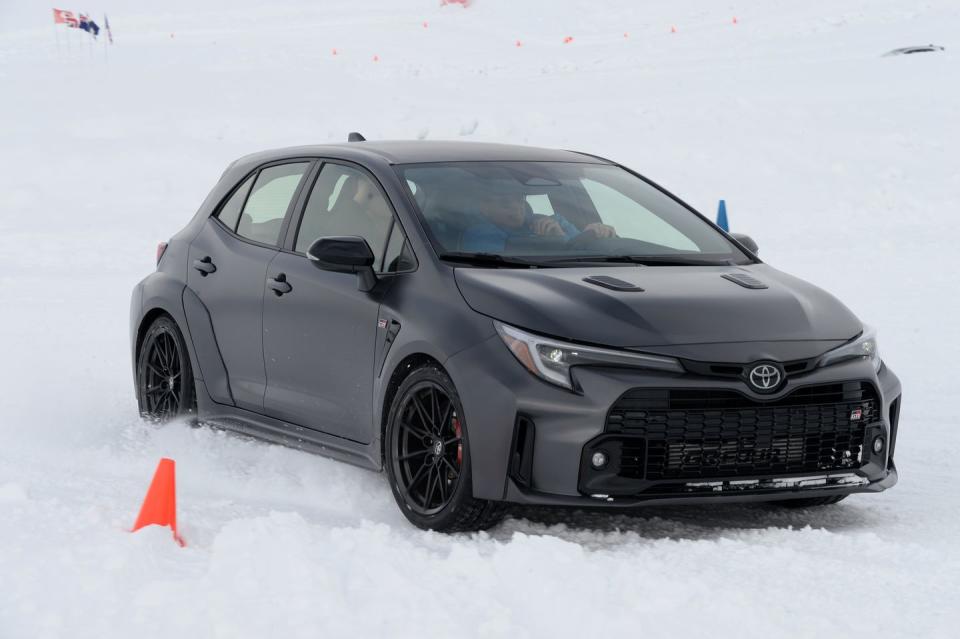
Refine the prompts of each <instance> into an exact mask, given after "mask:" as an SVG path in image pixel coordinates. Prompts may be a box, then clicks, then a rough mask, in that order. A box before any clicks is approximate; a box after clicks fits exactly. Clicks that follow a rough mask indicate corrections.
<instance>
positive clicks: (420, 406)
mask: <svg viewBox="0 0 960 639" xmlns="http://www.w3.org/2000/svg"><path fill="white" fill-rule="evenodd" d="M412 399H413V405H414V407H416V409H417V414H418V415H420V422H421V423H422V424H423V427H424V428H426V429H427V431H429V432H431V433H432V432H433V430H434V427H435V425H434V424H433V422H432V421H431V420H430V419H429V418H428V417H427V411H426V409H424V407H423V403H422V402H421V401H420V398H419V397H417V394H416V393H414V394H413V398H412Z"/></svg>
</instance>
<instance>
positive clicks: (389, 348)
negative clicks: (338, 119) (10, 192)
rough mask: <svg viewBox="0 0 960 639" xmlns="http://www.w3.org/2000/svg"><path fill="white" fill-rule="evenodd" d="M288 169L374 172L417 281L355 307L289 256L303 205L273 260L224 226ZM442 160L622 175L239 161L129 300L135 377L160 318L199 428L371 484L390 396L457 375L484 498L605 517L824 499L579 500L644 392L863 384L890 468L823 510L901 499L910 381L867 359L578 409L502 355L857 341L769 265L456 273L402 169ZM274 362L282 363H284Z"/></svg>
mask: <svg viewBox="0 0 960 639" xmlns="http://www.w3.org/2000/svg"><path fill="white" fill-rule="evenodd" d="M291 159H304V160H305V161H309V162H316V163H320V162H323V161H325V160H333V161H336V162H340V163H347V164H351V165H355V166H356V167H360V168H362V169H363V170H364V171H367V172H369V174H370V175H371V176H373V177H374V178H375V179H376V181H377V182H378V184H379V186H380V187H381V188H382V190H383V193H384V195H385V196H386V197H387V198H388V200H389V202H390V204H391V206H392V207H393V209H394V211H395V214H396V216H397V219H398V220H399V223H400V225H401V226H402V228H403V231H404V232H405V234H406V236H407V238H408V241H409V245H410V249H411V250H412V253H413V254H414V256H415V261H416V268H415V269H413V270H411V271H409V272H405V273H396V274H386V275H381V276H380V277H379V278H378V280H377V282H376V285H375V286H374V287H373V288H372V289H371V290H370V291H361V290H359V289H358V286H357V278H356V277H355V276H354V275H351V274H349V273H334V272H328V271H322V270H318V269H316V268H314V267H313V266H312V265H311V264H310V263H309V260H307V258H306V257H305V256H304V255H303V254H302V253H297V252H295V251H294V250H293V244H292V242H293V229H292V228H291V227H292V226H293V225H294V222H293V221H295V218H296V216H297V215H298V214H299V210H300V209H301V208H302V206H303V202H304V198H305V193H299V194H298V195H297V196H296V197H295V198H294V203H293V204H292V205H291V207H290V210H289V211H288V213H287V216H286V218H285V220H284V223H283V227H282V231H281V233H280V241H279V242H278V245H277V246H268V245H263V244H258V243H256V242H250V241H245V240H243V239H242V238H238V237H236V236H235V235H233V234H231V233H230V232H229V231H227V230H226V229H224V228H223V227H222V225H218V224H217V223H216V222H215V221H213V220H211V215H212V214H213V213H214V212H215V211H216V209H217V207H218V206H219V205H220V204H221V202H223V201H224V199H225V198H226V197H227V196H228V195H229V194H230V193H231V191H232V190H233V189H234V188H235V187H236V186H237V185H238V184H239V183H241V182H242V181H243V180H244V179H245V178H246V177H247V176H249V175H251V173H253V172H254V171H256V170H257V169H258V168H260V167H262V166H264V165H266V164H269V163H273V162H280V161H289V160H291ZM441 161H541V162H579V163H585V162H586V163H597V164H608V163H609V162H608V161H607V160H604V159H601V158H596V157H593V156H589V155H585V154H581V153H575V152H568V151H555V150H545V149H536V148H525V147H516V146H507V145H488V144H476V143H453V142H450V143H442V142H363V143H355V144H337V145H327V146H304V147H296V148H288V149H280V150H275V151H267V152H263V153H257V154H254V155H250V156H247V157H244V158H242V159H240V160H237V161H236V162H234V163H233V164H231V165H230V166H229V167H228V168H227V170H226V171H225V172H224V174H223V175H222V177H221V179H220V180H219V182H218V183H217V184H216V186H215V187H214V188H213V190H212V191H211V192H210V194H209V195H208V197H207V198H206V200H205V201H204V202H203V204H202V205H201V206H200V209H199V210H198V211H197V213H196V215H195V216H194V217H193V219H192V220H191V221H190V222H189V224H188V225H187V226H186V227H185V228H183V229H182V230H181V231H180V232H179V233H177V234H176V235H175V236H174V237H173V238H172V239H171V240H170V242H169V246H168V248H167V250H166V252H165V254H164V255H163V258H162V260H161V261H160V263H159V266H158V269H157V271H156V272H155V273H152V274H150V275H149V276H148V277H146V278H145V279H144V280H143V281H141V282H140V283H139V284H138V285H137V286H136V288H135V289H134V293H133V299H132V304H131V310H130V325H131V335H130V340H131V352H132V353H133V356H134V360H136V357H137V353H138V352H139V347H140V342H141V340H142V339H143V335H144V331H145V330H146V327H147V326H148V325H149V324H150V321H151V320H152V319H153V318H155V317H157V316H158V315H159V314H167V315H169V316H170V317H172V318H173V320H174V321H175V322H176V324H177V325H178V326H179V328H180V329H181V331H182V332H183V335H184V337H185V339H186V343H187V346H188V351H189V356H190V362H191V365H192V369H193V374H194V377H195V380H196V389H197V404H198V412H199V416H200V417H201V418H202V419H203V420H206V421H209V422H213V423H217V424H219V425H222V426H225V427H228V428H232V429H235V430H238V431H241V432H245V433H248V434H251V435H255V436H258V437H262V438H266V439H269V440H272V441H276V442H280V443H284V444H287V445H291V446H295V447H298V448H302V449H305V450H310V451H314V452H319V453H322V454H325V455H328V456H332V457H336V458H339V459H342V460H346V461H349V462H351V463H354V464H358V465H360V466H364V467H366V468H370V469H374V470H381V469H382V468H383V465H384V454H383V450H384V447H383V441H382V439H383V433H384V424H385V419H386V413H387V411H388V410H389V408H390V402H391V398H392V393H394V392H395V391H396V388H397V385H398V382H399V380H400V379H402V377H403V376H404V375H405V374H406V373H407V372H408V371H409V369H410V368H411V366H416V365H419V364H422V363H423V362H426V361H432V362H435V363H436V364H437V365H438V366H440V367H442V368H443V369H444V370H445V371H446V372H447V373H448V374H449V376H450V378H451V379H452V381H453V382H454V383H455V385H456V387H457V389H458V391H459V394H460V399H461V401H462V404H463V412H464V416H465V418H466V420H467V423H468V424H469V428H470V456H471V460H472V466H473V472H472V491H473V494H474V496H475V497H477V498H482V499H488V500H498V501H509V502H516V503H541V504H566V505H584V504H587V505H597V506H618V505H637V504H641V503H674V502H676V503H689V502H698V501H709V500H717V499H720V500H729V501H745V500H764V499H766V500H769V499H774V498H776V499H784V498H789V497H799V496H809V495H810V494H811V493H810V491H809V490H804V489H802V487H801V485H799V484H797V485H791V484H778V485H770V486H767V485H757V486H756V490H735V489H734V490H728V489H727V486H726V484H724V483H723V482H722V481H721V482H720V484H719V485H718V486H714V489H713V490H711V491H710V492H708V493H702V492H700V491H691V492H689V493H685V492H682V491H681V492H671V493H663V492H656V491H654V492H652V493H650V494H645V493H643V492H642V491H640V492H635V493H633V494H630V495H624V496H617V497H615V498H614V497H610V496H607V495H606V494H604V495H600V496H597V495H593V496H591V495H590V494H587V493H585V492H584V490H583V488H582V485H581V481H582V479H583V478H582V476H581V475H582V472H581V471H582V468H581V466H582V456H583V454H584V450H585V446H586V445H587V443H588V442H591V441H593V440H595V439H596V438H598V437H601V436H603V435H604V433H605V424H606V423H607V419H608V416H609V414H610V411H611V406H613V405H614V404H615V403H616V402H617V401H618V399H619V398H621V397H622V396H624V394H625V393H627V392H628V391H630V390H631V389H637V388H671V389H703V388H709V389H712V390H731V391H734V392H736V393H738V394H739V395H742V396H744V397H746V398H748V399H749V400H751V401H756V402H776V401H777V400H779V399H782V398H784V397H787V396H789V395H790V394H791V393H793V392H794V391H795V390H797V389H799V388H802V387H808V386H811V385H821V384H831V383H844V382H848V381H850V380H862V381H863V382H865V383H867V384H869V385H870V386H872V387H873V388H874V389H875V391H876V396H877V401H878V403H879V406H878V407H877V408H878V410H877V414H878V415H879V417H878V420H877V423H876V424H875V425H873V426H875V427H876V429H877V433H878V434H882V435H883V436H884V437H886V438H887V441H888V442H889V445H888V446H887V447H886V448H885V449H884V450H883V451H882V454H879V455H872V454H871V453H870V451H865V452H864V458H863V463H862V465H860V466H857V467H856V468H851V470H850V474H851V475H856V476H857V477H859V478H862V481H858V482H856V483H853V484H849V485H848V484H839V485H829V486H821V487H820V488H819V492H817V493H816V494H818V495H840V494H847V493H850V492H864V491H878V490H882V489H884V488H886V487H889V486H891V485H893V483H895V481H896V470H895V467H894V465H893V460H892V451H893V441H894V438H895V432H893V431H894V429H895V426H896V424H895V418H896V416H895V414H894V413H895V412H896V409H897V405H895V402H896V401H897V400H898V399H899V396H900V383H899V381H898V380H897V378H896V376H895V375H894V374H893V373H892V371H890V369H889V368H887V367H886V366H883V367H882V368H881V369H880V370H879V372H877V371H876V370H875V369H874V367H873V365H872V364H871V363H870V362H869V361H866V360H862V359H860V360H851V361H848V362H844V363H840V364H836V365H832V366H826V367H815V368H813V369H812V370H809V371H806V372H804V373H803V374H802V375H797V376H788V378H787V380H786V382H785V383H784V384H783V385H782V387H781V388H779V389H778V390H777V391H776V392H775V393H774V394H771V395H761V394H759V393H756V392H755V391H754V390H752V389H751V388H750V387H749V386H748V385H747V384H745V383H744V382H743V380H741V379H738V378H734V377H723V376H717V377H710V376H705V375H703V374H698V373H685V374H676V373H667V372H657V371H652V370H641V369H630V368H624V367H604V366H585V367H577V368H575V369H573V370H574V373H573V375H574V377H575V380H576V383H577V386H578V388H577V390H576V392H571V391H569V390H566V389H563V388H559V387H557V386H554V385H551V384H548V383H545V382H544V381H543V380H541V379H539V378H537V377H534V376H533V375H531V374H530V373H529V372H528V371H527V370H525V369H524V368H523V367H522V366H520V365H519V364H518V362H517V360H516V359H515V358H514V356H513V355H512V354H511V352H510V351H509V350H508V349H507V348H506V347H505V345H504V343H503V341H502V340H501V338H500V336H499V335H498V334H497V330H496V328H495V323H494V320H498V321H501V322H504V323H506V324H509V325H512V326H515V327H518V328H520V329H523V330H525V331H530V332H532V333H536V334H540V335H545V336H549V337H553V338H557V339H562V340H566V341H570V342H574V343H581V344H585V345H593V346H599V347H605V348H612V349H622V350H624V351H637V350H642V351H643V352H646V353H652V354H659V355H665V356H670V357H675V358H679V359H682V360H690V361H693V362H704V363H709V362H725V363H741V364H747V363H752V362H758V361H771V362H779V363H783V362H792V361H796V360H807V359H811V358H817V357H819V356H821V355H823V354H824V353H826V352H827V351H829V350H831V349H833V348H835V347H837V346H840V345H842V344H844V343H847V342H849V341H850V340H852V339H854V338H856V337H857V336H858V335H859V334H860V333H861V332H862V331H863V324H862V323H861V322H860V320H858V319H857V318H856V317H855V316H854V315H853V314H852V313H851V312H850V310H848V309H847V308H846V307H845V306H844V305H843V304H842V303H840V302H839V301H838V300H836V299H835V298H834V297H833V296H831V295H829V294H828V293H826V292H824V291H822V290H821V289H819V288H817V287H815V286H813V285H811V284H808V283H806V282H804V281H802V280H799V279H797V278H795V277H792V276H790V275H787V274H785V273H782V272H780V271H777V270H776V269H774V268H772V267H771V266H769V265H767V264H763V263H761V262H760V261H759V259H756V260H755V263H753V264H746V265H730V266H659V267H655V268H653V267H651V268H644V267H638V266H635V265H629V264H624V265H605V266H603V267H597V266H590V265H584V266H576V267H569V268H551V269H539V270H538V269H523V270H512V269H499V268H483V267H472V266H470V265H464V264H454V263H450V262H448V261H445V260H443V259H441V258H440V257H439V255H438V254H437V251H436V250H435V249H434V247H433V245H432V244H431V242H430V237H429V230H428V228H427V226H426V224H425V223H424V221H423V220H422V219H421V217H420V215H419V214H418V209H417V203H416V202H415V200H414V198H413V197H411V194H410V192H409V191H408V189H407V188H406V187H405V185H404V183H403V182H402V180H401V178H400V177H399V175H398V172H397V171H396V169H395V165H401V164H409V163H419V162H441ZM301 190H303V191H305V190H307V189H306V188H303V187H302V188H301ZM671 197H672V196H671ZM690 212H691V215H698V214H696V213H695V212H694V211H693V210H692V209H690ZM292 220H293V221H292ZM738 246H739V245H738ZM744 250H745V249H744ZM210 256H212V262H213V263H216V266H217V270H216V272H215V273H213V274H211V275H209V276H204V275H203V274H202V273H200V272H198V271H197V270H195V269H194V268H193V267H192V265H193V264H194V262H195V261H196V260H201V259H203V258H205V257H210ZM751 257H755V256H752V255H751ZM279 264H283V267H282V269H283V271H284V272H285V273H286V277H287V281H289V282H290V284H291V285H292V288H293V292H292V294H290V295H284V296H283V297H282V298H278V297H276V296H274V295H272V294H271V291H270V290H269V289H268V288H265V281H266V280H267V279H268V277H272V276H273V273H274V271H276V270H277V269H278V266H277V265H279ZM738 273H741V274H742V273H746V274H749V275H751V276H753V277H754V278H756V279H758V280H760V281H762V282H763V284H765V285H766V287H767V288H765V289H763V290H752V289H749V288H745V287H744V286H740V285H738V284H737V283H735V282H731V281H730V280H728V279H725V278H724V277H722V276H723V275H729V274H738ZM598 274H602V275H606V276H613V277H617V278H621V279H623V280H626V281H629V282H636V283H638V284H639V285H640V286H642V288H643V289H644V290H643V292H621V291H616V290H610V289H607V288H604V287H601V286H597V285H594V284H591V283H587V282H585V281H584V278H587V277H589V276H593V275H598ZM214 316H217V319H216V320H214ZM223 317H229V320H227V321H225V320H223V319H222V318H223ZM214 326H216V327H217V328H216V329H214ZM278 358H280V359H283V363H281V364H276V362H277V360H278ZM134 366H136V361H134ZM271 366H284V367H285V368H284V369H282V370H281V369H277V368H274V369H271ZM264 369H266V370H267V372H266V373H264V372H263V371H264ZM258 370H259V371H260V373H258V372H257V371H258ZM273 371H278V372H277V373H276V375H272V374H271V372H273ZM271 377H274V378H278V379H287V380H297V381H293V382H290V384H293V385H297V384H299V385H300V389H301V390H302V391H303V392H305V393H308V394H309V393H310V392H313V393H314V394H315V400H316V401H315V403H313V404H312V405H311V406H310V407H307V408H308V409H309V410H304V409H303V407H298V406H296V405H285V404H284V401H283V397H284V395H283V393H284V390H283V389H279V390H277V391H276V393H274V391H273V390H271V388H269V383H270V382H269V381H268V380H269V379H270V378H271ZM303 389H306V390H303ZM311 389H312V391H311ZM271 397H274V398H275V402H274V404H273V406H272V407H270V406H266V405H265V399H264V398H267V400H268V401H269V398H271ZM291 401H293V400H291ZM294 403H295V402H294ZM518 416H523V417H524V418H525V419H529V420H530V421H531V422H532V423H534V424H535V427H536V431H535V432H536V438H535V445H534V447H533V451H532V453H531V452H530V451H527V454H530V455H532V459H531V460H530V462H529V475H528V476H526V477H525V480H524V481H518V480H517V477H516V476H514V475H513V474H512V473H511V463H512V462H511V460H512V458H513V456H514V455H515V453H516V451H515V446H516V428H517V422H518ZM721 480H722V478H721Z"/></svg>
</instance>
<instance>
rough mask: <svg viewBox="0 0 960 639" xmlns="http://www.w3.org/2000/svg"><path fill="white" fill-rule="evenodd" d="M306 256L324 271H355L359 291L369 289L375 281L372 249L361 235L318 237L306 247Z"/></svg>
mask: <svg viewBox="0 0 960 639" xmlns="http://www.w3.org/2000/svg"><path fill="white" fill-rule="evenodd" d="M307 258H308V259H309V260H310V261H311V262H313V264H314V266H316V267H317V268H319V269H323V270H324V271H334V272H336V273H356V274H357V276H358V278H359V285H358V288H359V289H360V290H361V291H369V290H370V289H372V288H373V287H374V285H376V283H377V276H376V274H374V272H373V262H374V259H375V258H374V257H373V251H371V250H370V245H369V244H367V241H366V240H365V239H363V238H362V237H356V236H353V235H347V236H343V237H321V238H318V239H316V240H314V242H313V244H311V245H310V248H308V249H307Z"/></svg>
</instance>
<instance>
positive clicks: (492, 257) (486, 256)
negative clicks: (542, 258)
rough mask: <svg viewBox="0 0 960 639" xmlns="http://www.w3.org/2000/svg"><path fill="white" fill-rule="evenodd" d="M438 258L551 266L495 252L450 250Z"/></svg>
mask: <svg viewBox="0 0 960 639" xmlns="http://www.w3.org/2000/svg"><path fill="white" fill-rule="evenodd" d="M440 259H441V260H445V261H447V262H460V263H463V264H476V265H478V266H508V267H511V266H512V267H516V268H536V267H541V266H552V265H551V264H544V263H542V262H531V261H530V260H525V259H522V258H519V257H509V256H505V255H499V254H497V253H460V252H450V253H441V254H440Z"/></svg>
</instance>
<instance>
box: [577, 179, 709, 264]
mask: <svg viewBox="0 0 960 639" xmlns="http://www.w3.org/2000/svg"><path fill="white" fill-rule="evenodd" d="M583 188H584V189H586V191H587V194H588V195H589V196H590V199H591V200H592V201H593V205H594V207H595V208H596V209H597V213H599V214H600V219H601V220H602V221H603V223H604V224H609V225H610V226H612V227H614V228H615V229H617V232H618V233H619V234H620V236H621V237H630V238H634V239H638V240H643V241H645V242H650V243H653V244H659V245H661V246H668V247H670V248H673V249H678V250H685V251H699V250H700V249H699V248H698V247H697V245H696V244H695V243H694V241H693V240H691V239H690V238H689V237H687V236H686V235H684V234H683V233H681V232H680V231H678V230H677V229H675V228H674V227H673V226H671V225H670V224H668V223H667V222H665V221H664V220H662V219H661V218H660V217H659V216H657V215H655V214H654V213H652V212H651V211H648V210H647V209H646V208H645V207H644V206H643V205H642V204H640V203H639V202H637V201H636V200H634V199H632V198H629V197H627V196H626V195H625V194H623V193H621V192H620V191H618V190H616V189H614V188H612V187H609V186H607V185H606V184H601V183H600V182H595V181H594V180H590V179H584V180H583Z"/></svg>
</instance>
